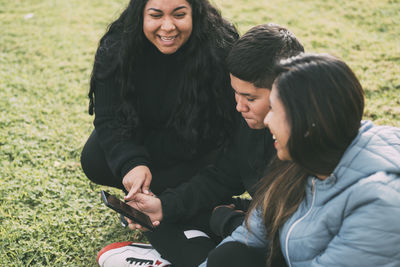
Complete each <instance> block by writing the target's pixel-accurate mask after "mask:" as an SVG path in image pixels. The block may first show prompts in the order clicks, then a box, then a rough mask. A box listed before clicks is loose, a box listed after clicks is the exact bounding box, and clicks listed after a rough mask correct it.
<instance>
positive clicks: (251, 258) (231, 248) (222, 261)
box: [207, 242, 267, 267]
mask: <svg viewBox="0 0 400 267" xmlns="http://www.w3.org/2000/svg"><path fill="white" fill-rule="evenodd" d="M266 262H267V259H266V257H265V255H263V254H262V253H260V251H259V250H257V249H255V248H251V247H248V246H246V245H245V244H243V243H239V242H227V243H224V244H222V245H221V246H219V247H217V248H216V249H214V250H213V251H211V252H210V254H209V255H208V261H207V267H225V266H226V267H236V266H237V267H244V266H252V267H258V266H260V267H264V266H265V265H266Z"/></svg>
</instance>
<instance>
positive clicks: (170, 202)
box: [159, 125, 247, 222]
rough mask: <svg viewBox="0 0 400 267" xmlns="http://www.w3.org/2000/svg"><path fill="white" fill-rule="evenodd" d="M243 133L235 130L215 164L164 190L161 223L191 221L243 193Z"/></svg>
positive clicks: (161, 197)
mask: <svg viewBox="0 0 400 267" xmlns="http://www.w3.org/2000/svg"><path fill="white" fill-rule="evenodd" d="M238 127H247V126H244V125H240V126H239V125H238ZM243 130H247V129H239V130H238V131H236V133H237V135H236V137H235V138H234V140H233V141H232V143H231V144H230V145H229V147H228V148H227V149H226V150H225V151H224V152H222V153H221V155H220V156H219V157H218V160H217V162H216V164H215V165H213V166H210V167H208V168H206V169H204V170H202V171H201V172H199V173H198V174H197V175H196V176H194V177H193V178H192V179H191V180H190V181H189V182H187V183H184V184H182V185H180V186H179V187H177V188H174V189H169V190H166V191H165V192H163V193H162V194H161V195H160V196H159V198H160V200H161V203H162V212H163V219H164V220H166V221H168V222H174V221H177V220H180V219H188V218H191V217H192V216H194V215H195V214H197V213H198V212H199V211H201V210H206V209H210V210H211V209H212V208H213V207H215V206H217V205H219V204H221V203H224V202H227V201H229V200H230V199H231V197H232V196H234V195H240V194H242V193H243V192H244V191H245V188H244V187H243V183H242V177H241V171H240V168H241V166H242V165H244V164H246V163H247V162H244V161H245V159H246V155H243V151H241V144H242V142H243V141H244V140H242V131H243Z"/></svg>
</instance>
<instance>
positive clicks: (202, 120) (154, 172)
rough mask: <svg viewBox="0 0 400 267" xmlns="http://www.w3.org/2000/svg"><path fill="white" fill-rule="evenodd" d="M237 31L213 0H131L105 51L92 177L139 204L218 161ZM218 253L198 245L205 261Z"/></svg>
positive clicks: (95, 86) (96, 74) (93, 109)
mask: <svg viewBox="0 0 400 267" xmlns="http://www.w3.org/2000/svg"><path fill="white" fill-rule="evenodd" d="M237 38H238V34H237V32H236V29H235V27H234V26H232V24H230V23H229V22H227V21H226V20H225V19H223V18H222V17H221V14H220V13H219V11H218V10H217V9H216V8H215V7H213V6H212V5H211V4H210V3H209V1H208V0H131V1H130V2H129V4H128V7H127V8H126V9H125V10H124V11H123V12H122V14H121V15H120V17H119V18H118V19H117V20H116V21H114V22H113V23H111V25H110V26H109V28H108V30H107V32H106V33H105V35H104V36H103V37H102V38H101V40H100V44H99V47H98V49H97V53H96V56H95V61H94V66H93V71H92V77H91V81H90V92H89V97H90V104H89V113H90V114H93V113H94V114H95V118H94V130H93V132H92V134H91V135H90V137H89V139H88V140H87V142H86V144H85V146H84V148H83V151H82V156H81V163H82V168H83V171H84V172H85V174H86V176H87V177H88V178H89V179H90V180H92V181H93V182H94V183H97V184H101V185H107V186H112V187H116V188H120V189H123V190H124V191H125V192H126V193H127V196H126V197H125V200H127V201H129V200H130V199H131V198H132V196H133V195H134V194H135V193H136V192H144V193H150V191H152V192H154V193H155V194H160V193H161V192H162V191H164V190H165V189H166V188H168V187H176V186H177V185H179V184H181V183H182V182H184V181H186V180H188V179H189V178H191V177H192V176H193V175H194V174H195V173H197V171H198V170H199V169H201V168H203V167H204V166H206V165H208V164H209V163H210V162H213V160H214V157H215V155H216V152H217V150H218V149H221V147H222V145H223V143H224V142H225V141H226V140H227V137H228V136H229V134H230V133H231V132H232V130H231V129H232V128H233V125H234V118H233V116H235V111H234V109H235V105H234V95H233V90H232V89H231V87H230V80H229V74H228V71H227V70H226V68H225V57H226V56H227V54H228V52H229V50H230V48H231V46H232V44H233V43H234V41H235V40H236V39H237ZM204 218H206V216H204ZM121 219H122V221H124V220H123V218H121ZM204 221H206V222H207V220H206V219H205V220H204ZM195 223H196V226H199V227H200V228H201V229H203V228H204V229H205V231H206V230H207V229H208V228H209V227H208V222H207V223H203V224H202V225H197V222H195ZM178 230H179V229H177V230H175V231H177V232H178ZM165 231H166V232H169V233H171V232H173V231H174V229H166V230H165ZM179 233H180V232H179ZM177 236H178V235H177ZM146 237H147V238H148V240H149V241H150V242H151V243H152V244H153V245H154V246H155V247H156V248H157V244H160V243H161V245H163V244H164V243H165V242H168V244H172V243H173V242H175V241H174V240H171V239H168V240H166V238H164V236H163V233H162V232H161V231H158V232H157V233H153V234H152V233H146ZM195 241H196V240H193V242H192V243H194V242H195ZM207 242H208V243H207V244H208V246H209V247H214V246H215V243H214V242H213V241H211V240H210V241H208V240H207ZM167 247H170V248H172V249H173V248H174V247H173V246H167ZM202 247H205V246H204V245H201V246H200V248H202ZM208 251H209V248H208V247H207V249H205V250H203V251H202V250H201V249H199V250H197V255H198V258H199V259H201V260H198V261H202V259H203V258H204V257H205V256H206V255H207V253H208ZM181 254H183V255H184V253H179V257H177V258H178V260H181V259H182V260H185V259H184V258H183V257H182V256H181ZM204 254H205V255H204ZM167 258H168V259H170V257H168V255H167ZM173 260H174V258H172V259H171V261H173ZM191 260H194V261H195V262H196V259H191ZM111 266H115V264H113V263H112V264H111Z"/></svg>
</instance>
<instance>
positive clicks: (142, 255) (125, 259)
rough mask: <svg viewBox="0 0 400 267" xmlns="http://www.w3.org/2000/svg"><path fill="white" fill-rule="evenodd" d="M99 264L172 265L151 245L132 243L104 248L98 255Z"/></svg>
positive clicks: (129, 266) (106, 266)
mask: <svg viewBox="0 0 400 267" xmlns="http://www.w3.org/2000/svg"><path fill="white" fill-rule="evenodd" d="M97 262H98V263H99V266H101V267H133V266H141V267H145V266H148V267H150V266H152V267H163V266H169V265H170V264H171V263H170V262H168V261H167V260H165V259H163V258H161V255H160V254H159V253H158V252H157V251H156V250H155V249H153V248H152V246H151V245H150V244H143V243H132V242H118V243H112V244H110V245H108V246H106V247H104V248H103V249H102V250H100V252H99V253H98V255H97Z"/></svg>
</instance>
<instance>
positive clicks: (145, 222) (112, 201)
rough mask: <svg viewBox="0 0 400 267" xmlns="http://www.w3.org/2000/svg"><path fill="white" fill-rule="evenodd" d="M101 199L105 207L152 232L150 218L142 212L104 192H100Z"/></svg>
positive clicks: (152, 227)
mask: <svg viewBox="0 0 400 267" xmlns="http://www.w3.org/2000/svg"><path fill="white" fill-rule="evenodd" d="M101 198H102V199H103V202H104V204H106V206H107V207H109V208H111V209H113V210H115V211H116V212H118V213H120V214H122V215H124V216H125V217H127V218H129V219H131V220H132V221H134V222H136V223H138V224H140V225H141V226H143V227H146V228H147V229H149V230H150V231H153V230H154V226H153V223H152V222H151V220H150V217H149V216H147V215H146V214H144V213H143V212H141V211H139V210H137V209H135V208H133V207H131V206H129V205H128V204H126V203H125V202H123V201H121V200H119V199H118V198H117V197H115V196H113V195H111V194H110V193H108V192H106V191H101Z"/></svg>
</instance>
